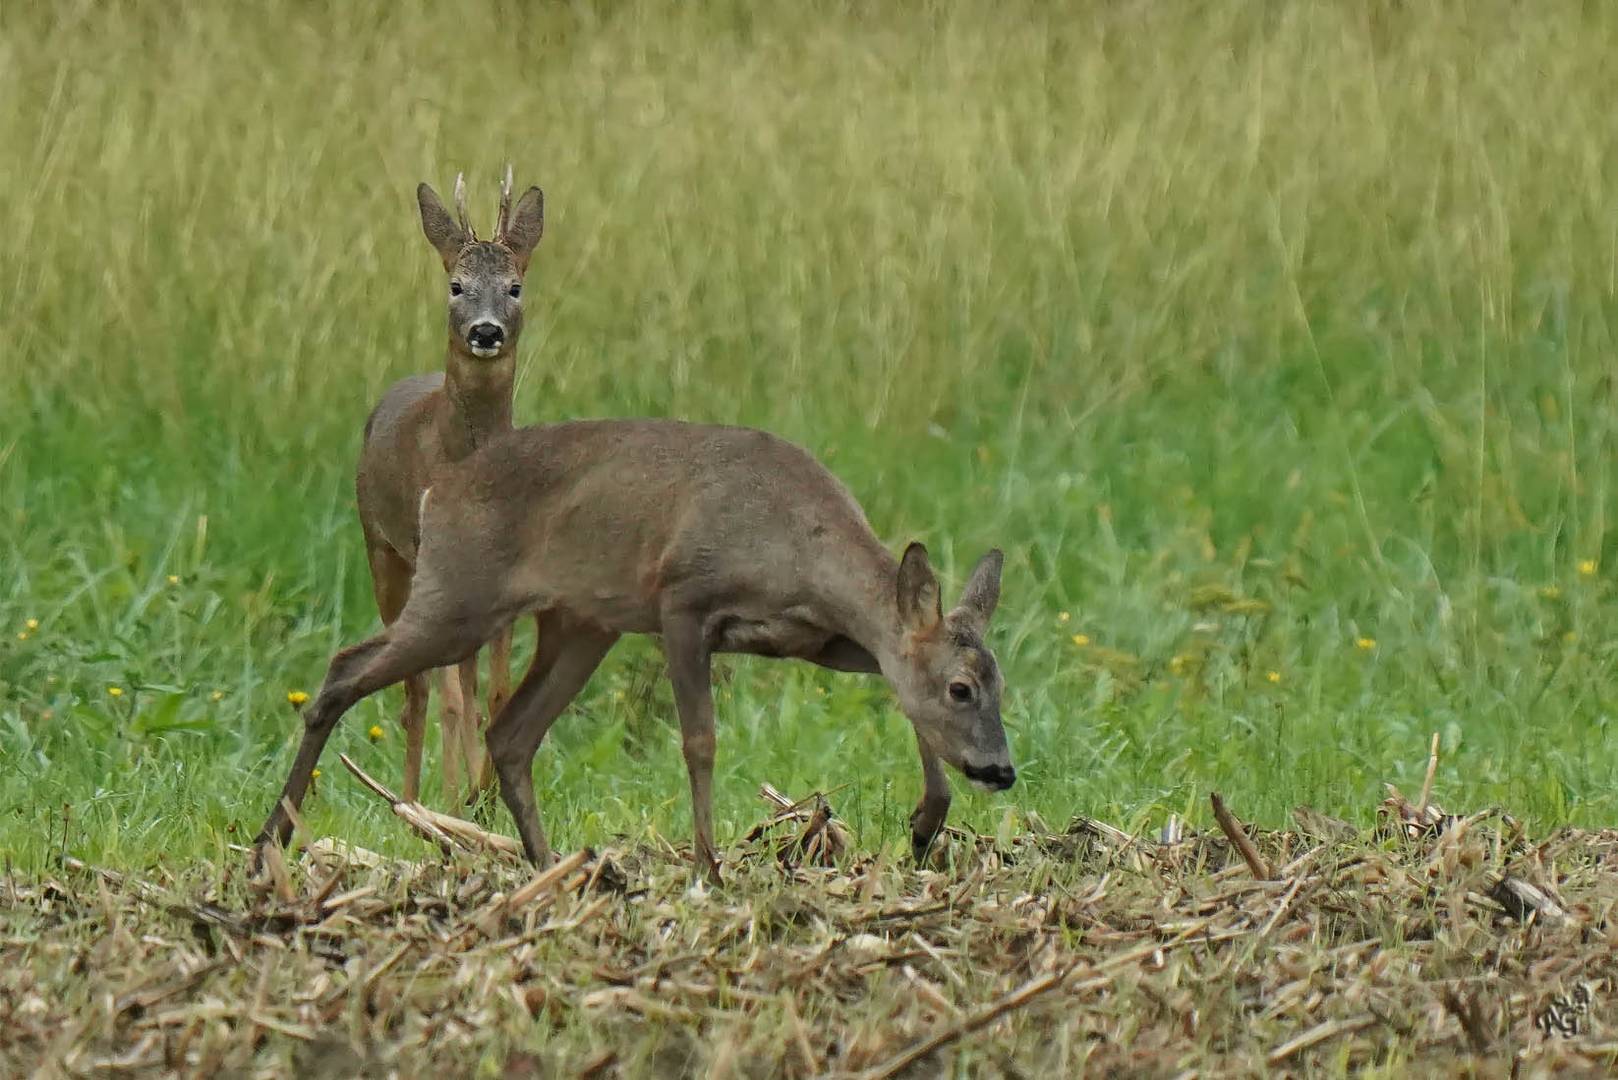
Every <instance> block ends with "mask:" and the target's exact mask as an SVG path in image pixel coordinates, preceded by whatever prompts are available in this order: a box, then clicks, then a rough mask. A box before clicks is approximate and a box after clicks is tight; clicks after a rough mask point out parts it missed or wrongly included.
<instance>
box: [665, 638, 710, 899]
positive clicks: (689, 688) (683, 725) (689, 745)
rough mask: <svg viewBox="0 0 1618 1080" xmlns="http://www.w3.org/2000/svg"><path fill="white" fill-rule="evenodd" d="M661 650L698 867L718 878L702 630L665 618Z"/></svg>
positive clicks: (707, 665) (707, 661)
mask: <svg viewBox="0 0 1618 1080" xmlns="http://www.w3.org/2000/svg"><path fill="white" fill-rule="evenodd" d="M663 650H664V652H665V653H666V654H667V656H668V664H669V681H670V682H671V683H673V684H674V704H675V707H676V709H677V710H678V711H679V714H680V745H681V749H683V750H684V751H685V768H686V772H688V773H689V774H690V776H691V820H692V823H693V824H694V825H695V832H696V851H695V856H696V860H697V865H698V866H699V867H701V868H702V869H703V870H704V871H706V872H707V874H708V876H709V877H710V878H711V879H713V880H714V881H718V880H719V858H718V854H717V852H716V851H715V849H714V842H713V763H714V729H713V671H712V656H711V654H710V653H709V651H708V646H707V644H706V643H705V642H704V641H703V640H702V627H701V624H700V623H699V622H698V621H697V620H696V619H692V618H688V617H684V616H681V617H677V618H667V617H666V618H665V619H664V620H663Z"/></svg>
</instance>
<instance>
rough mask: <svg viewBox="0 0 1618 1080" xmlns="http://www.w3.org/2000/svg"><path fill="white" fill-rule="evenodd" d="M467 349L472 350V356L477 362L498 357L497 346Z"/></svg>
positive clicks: (477, 346) (498, 347)
mask: <svg viewBox="0 0 1618 1080" xmlns="http://www.w3.org/2000/svg"><path fill="white" fill-rule="evenodd" d="M468 347H469V348H470V349H471V350H472V355H473V356H475V357H477V358H478V359H479V360H487V359H489V357H491V356H499V355H500V346H498V345H472V346H468Z"/></svg>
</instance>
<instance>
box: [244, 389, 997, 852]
mask: <svg viewBox="0 0 1618 1080" xmlns="http://www.w3.org/2000/svg"><path fill="white" fill-rule="evenodd" d="M420 528H421V548H420V551H419V553H418V557H417V561H416V575H415V578H414V580H413V582H412V585H411V590H410V599H409V602H408V603H406V604H405V607H404V611H403V612H402V613H401V614H400V615H399V617H398V618H397V619H395V620H394V621H393V623H392V624H391V625H390V626H389V627H388V628H387V629H386V630H385V631H383V632H382V633H381V634H379V635H377V636H376V637H373V638H371V639H370V640H368V641H365V642H362V643H360V644H358V645H354V646H352V647H350V648H347V649H344V650H343V651H341V652H339V653H338V654H337V655H336V656H335V657H334V658H333V659H332V662H331V666H330V668H329V670H328V671H327V672H326V680H325V683H324V684H323V685H322V686H321V689H320V693H319V695H318V696H317V697H316V698H315V700H314V701H313V702H312V703H311V704H310V705H309V707H308V709H307V710H306V711H305V713H304V725H305V726H304V734H303V740H302V743H301V744H300V746H299V747H298V755H297V759H296V760H295V761H294V762H293V765H292V771H291V774H290V775H289V776H288V778H287V782H286V787H285V788H284V789H283V791H282V795H281V798H280V799H278V800H277V801H276V804H275V807H274V809H273V810H272V812H271V814H270V816H269V819H268V820H267V821H266V822H265V823H264V828H263V830H262V831H261V832H260V833H259V837H258V843H260V844H265V843H269V842H283V843H284V842H285V840H286V839H287V837H288V835H289V834H290V829H291V825H290V819H289V815H288V814H287V811H286V810H285V808H284V807H285V806H288V805H290V806H291V807H293V808H294V809H296V807H297V806H298V805H299V803H300V801H301V800H302V798H303V794H304V791H305V789H306V788H307V787H308V784H309V774H310V771H311V770H312V769H313V768H314V767H315V763H316V761H317V760H318V759H319V757H320V752H321V748H322V747H324V746H325V744H326V740H327V738H328V737H329V736H330V735H331V732H332V730H333V728H334V727H335V726H336V724H337V721H338V719H339V718H340V717H341V716H342V715H343V713H345V712H346V711H347V710H348V709H349V708H350V707H351V706H353V705H354V703H355V702H357V701H359V700H360V699H361V698H363V697H365V696H366V695H368V694H372V693H375V692H376V691H377V690H380V689H381V688H383V687H385V686H389V685H391V684H393V683H396V682H398V681H399V680H401V679H409V678H414V677H419V675H420V674H421V673H422V672H424V671H427V670H429V669H431V668H435V667H439V666H441V665H444V664H453V663H456V662H457V661H460V660H461V659H463V658H464V657H467V656H470V655H472V654H473V652H474V651H475V650H476V649H477V648H478V647H479V646H480V645H481V644H482V643H483V642H485V641H487V640H488V639H489V638H490V637H492V636H493V635H494V634H496V633H498V632H500V631H501V630H502V629H504V628H505V627H507V626H509V625H510V623H511V621H512V620H513V619H515V618H517V617H519V616H521V615H523V614H525V613H529V612H532V613H534V614H535V615H536V617H537V619H538V622H539V627H540V632H539V647H538V649H537V651H536V653H535V656H534V661H533V665H532V666H531V667H530V668H529V670H528V673H527V674H526V675H525V676H524V678H523V680H522V683H521V684H520V685H519V686H518V687H517V690H516V692H515V693H514V694H513V696H512V698H511V700H510V702H509V703H508V704H507V705H506V708H505V709H504V710H503V711H502V712H501V713H500V714H499V715H497V716H496V717H495V718H494V721H493V723H492V724H491V725H490V727H489V730H488V736H487V742H488V750H489V754H490V756H491V757H492V758H493V760H494V766H495V769H496V771H497V772H498V774H499V780H500V794H501V797H502V798H503V799H504V800H505V803H506V806H507V808H509V809H510V811H511V815H512V817H513V818H514V819H515V820H516V823H517V830H518V833H519V834H520V835H521V837H522V844H523V850H524V851H525V852H526V853H527V855H528V858H529V859H530V860H531V861H533V862H534V863H536V864H539V865H544V864H546V863H548V862H549V861H550V857H551V853H550V848H549V846H548V844H547V842H546V839H545V833H544V830H543V829H542V828H541V827H540V822H539V815H538V812H537V811H536V809H535V805H534V782H533V758H534V754H535V752H536V751H537V750H538V748H539V744H540V741H541V740H542V739H544V737H545V733H546V732H547V731H548V730H549V729H550V727H551V724H552V723H553V722H554V721H555V720H556V718H557V716H558V715H560V713H561V712H562V710H563V709H565V708H566V707H567V705H568V703H569V702H571V701H572V700H573V698H574V696H575V695H576V694H578V692H579V691H580V690H581V689H582V688H583V687H584V684H585V682H586V681H587V680H588V679H589V677H590V675H591V673H592V672H594V671H595V669H596V666H597V665H598V664H599V663H600V662H601V660H602V658H603V657H604V656H606V654H607V650H608V649H610V648H611V647H612V645H613V643H614V642H615V641H617V640H618V637H619V636H620V635H622V634H628V633H642V634H659V635H661V636H662V640H663V648H664V652H665V653H666V655H667V657H668V668H669V679H670V681H671V682H672V683H673V687H674V698H675V703H676V707H677V711H678V713H679V721H680V732H681V737H682V742H683V747H684V751H685V762H686V767H687V770H688V772H689V774H690V780H691V801H692V817H693V819H694V824H695V831H696V846H695V856H696V860H697V862H698V865H699V866H701V867H703V868H705V869H706V870H708V872H709V873H710V874H712V875H714V876H717V873H718V865H717V862H716V855H715V849H714V839H713V820H712V812H711V789H712V782H713V765H714V723H713V698H712V687H711V683H710V676H709V661H710V658H711V657H712V656H713V654H714V653H720V652H735V653H752V654H755V655H760V656H778V657H795V658H798V659H802V660H809V661H811V662H813V663H816V664H821V665H823V666H825V667H829V668H836V669H840V670H844V671H864V672H872V673H879V674H881V675H882V676H884V677H885V678H886V679H887V681H888V683H889V684H890V685H891V686H892V687H893V689H894V692H895V693H896V694H897V695H898V699H899V706H900V708H901V709H902V710H903V712H904V714H905V715H906V716H907V717H908V718H909V719H910V722H911V724H912V726H913V727H914V728H915V733H916V741H917V743H918V744H919V746H920V751H921V770H922V786H923V794H922V797H921V801H920V804H919V805H918V806H917V807H916V810H915V813H914V814H912V815H911V820H910V827H911V842H912V845H913V847H914V851H915V854H916V856H917V858H918V859H920V858H921V857H923V855H924V854H925V852H926V849H927V847H928V846H929V845H930V844H931V843H932V841H933V839H934V838H935V837H936V835H937V834H938V832H939V830H940V829H941V828H942V827H943V824H944V815H945V813H946V812H947V810H948V808H949V802H950V791H949V782H948V780H947V778H946V777H945V775H944V770H943V765H944V764H946V763H947V764H949V765H952V766H954V767H955V768H957V769H959V770H960V771H961V772H962V773H964V774H965V775H966V777H967V778H968V779H970V780H973V781H975V782H977V783H978V784H980V785H982V786H985V787H988V788H991V789H996V790H1003V789H1005V788H1008V787H1010V786H1011V784H1012V783H1013V781H1014V780H1015V779H1016V775H1017V774H1016V770H1015V769H1014V768H1013V767H1012V764H1011V756H1010V752H1009V750H1008V749H1007V746H1006V733H1005V729H1004V728H1003V727H1002V726H1001V723H1000V691H1001V679H1000V668H999V665H998V664H997V663H996V661H995V658H994V654H993V653H992V652H990V651H989V648H988V646H987V645H986V644H985V643H984V635H985V633H986V632H987V630H988V626H989V619H990V616H991V615H992V614H993V613H994V609H995V605H996V603H997V602H998V600H999V596H1000V568H1001V556H1000V553H999V552H998V551H990V552H989V553H988V554H987V555H985V556H984V557H983V558H982V559H981V560H979V562H978V564H977V566H976V568H975V569H974V570H973V571H972V574H971V577H970V578H969V580H968V581H967V583H966V587H965V589H964V591H963V593H962V596H961V600H960V603H959V605H958V606H956V607H955V608H954V610H952V611H950V612H949V613H948V614H945V613H944V611H943V610H942V608H941V606H940V603H939V587H938V580H937V578H936V577H934V575H933V570H932V567H931V566H930V565H929V563H928V559H927V552H926V549H925V548H923V547H922V546H921V545H920V544H916V543H912V544H911V545H910V546H909V547H908V548H906V549H905V553H904V557H903V558H902V559H897V560H896V559H894V557H893V556H892V555H891V554H890V553H889V552H888V551H887V549H886V548H884V547H883V546H882V544H881V542H880V541H878V540H877V538H876V537H875V536H874V535H873V534H872V532H871V529H870V526H869V525H868V524H867V523H866V519H865V514H864V512H863V511H862V510H861V509H860V507H859V504H858V503H856V502H855V501H854V499H853V497H852V496H851V495H850V494H849V493H848V491H847V489H846V488H844V487H843V485H842V484H841V483H839V482H838V480H837V479H836V478H835V477H833V476H832V475H831V473H829V472H828V471H827V470H826V469H825V468H824V467H823V466H821V464H820V463H819V462H817V461H816V460H815V459H814V458H813V457H811V456H810V455H809V454H808V453H807V452H806V451H804V450H802V449H800V448H799V447H797V446H794V445H793V444H791V443H788V442H785V441H783V440H781V439H778V438H776V437H774V436H772V435H768V434H766V433H764V432H762V431H752V430H748V429H745V428H731V427H708V426H702V425H695V424H685V423H679V422H676V421H660V420H597V421H579V422H573V423H565V424H554V425H546V426H541V427H532V428H524V429H522V430H519V431H516V432H513V433H512V434H510V435H507V436H504V437H503V438H500V439H497V440H496V441H494V442H492V443H490V444H489V445H488V446H487V447H484V448H483V449H481V450H479V451H478V452H477V453H475V454H473V455H472V456H470V457H468V458H467V459H465V460H464V461H461V462H459V463H456V464H451V465H447V466H445V467H443V468H441V469H440V470H439V471H438V472H437V473H436V474H435V476H434V478H433V481H432V487H431V488H430V490H429V491H428V492H427V494H426V495H425V496H424V497H423V499H422V507H421V522H420Z"/></svg>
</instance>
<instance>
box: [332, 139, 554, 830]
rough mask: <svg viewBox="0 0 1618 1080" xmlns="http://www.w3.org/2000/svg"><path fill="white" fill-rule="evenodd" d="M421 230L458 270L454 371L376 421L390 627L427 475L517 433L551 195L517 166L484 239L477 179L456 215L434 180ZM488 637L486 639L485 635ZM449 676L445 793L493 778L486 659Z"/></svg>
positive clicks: (503, 662)
mask: <svg viewBox="0 0 1618 1080" xmlns="http://www.w3.org/2000/svg"><path fill="white" fill-rule="evenodd" d="M416 201H417V203H418V204H419V206H420V209H421V227H422V231H423V232H425V233H426V234H427V240H428V241H429V242H430V243H431V244H432V245H433V248H434V249H435V250H436V251H437V252H438V254H439V257H440V258H441V259H443V261H444V269H445V271H447V272H448V275H449V349H448V353H447V355H446V357H445V359H444V370H443V372H441V373H440V372H434V373H433V374H431V375H415V376H411V377H410V378H407V379H402V380H400V381H399V382H397V383H395V384H394V385H393V386H392V387H391V388H390V389H389V390H388V392H387V393H386V394H384V395H383V397H382V400H381V401H380V402H378V403H377V406H376V408H375V410H373V411H372V413H371V416H370V418H369V419H368V420H367V421H366V422H365V446H364V449H363V450H362V451H361V452H360V462H359V470H358V473H357V475H356V476H355V481H354V487H355V493H356V495H357V496H358V501H359V516H360V525H361V527H362V528H363V529H364V532H365V554H366V558H367V560H368V561H369V563H370V566H371V586H372V589H373V591H374V592H375V594H376V606H377V609H378V610H379V611H380V613H381V615H382V622H383V623H384V624H385V625H392V623H393V622H394V620H395V619H397V618H398V617H399V613H400V612H401V611H403V610H404V609H405V606H406V603H407V602H408V600H409V599H410V591H411V585H410V580H411V574H412V573H413V572H414V569H415V565H416V548H417V543H418V539H419V538H418V536H417V532H416V529H417V515H418V510H419V509H420V506H421V496H422V493H423V492H424V491H425V490H426V488H427V481H428V477H429V476H431V474H432V470H433V469H434V468H436V467H437V466H439V465H441V464H443V463H444V462H449V461H459V460H460V459H461V458H463V457H466V456H467V455H468V454H470V453H472V451H474V450H476V449H477V448H478V447H480V446H482V445H484V444H485V443H487V442H488V441H489V440H490V439H492V438H494V437H495V436H496V435H499V434H502V433H505V432H509V431H510V430H511V392H512V383H513V378H514V375H515V371H516V359H515V357H516V349H517V339H518V337H519V336H520V335H521V334H522V326H523V314H522V289H523V278H524V276H525V275H526V274H527V271H528V261H529V258H530V257H531V256H532V255H533V251H534V247H535V245H537V244H538V243H539V238H540V235H541V234H542V233H543V232H544V227H545V196H544V193H543V192H541V191H540V190H539V188H537V187H531V188H529V189H528V190H527V191H526V192H524V193H523V195H522V198H520V199H519V200H517V205H516V206H515V207H513V206H512V204H511V168H510V166H507V167H506V172H505V178H504V182H503V183H502V184H501V189H500V209H499V215H498V218H497V219H496V224H495V229H494V235H493V236H492V237H491V238H490V239H488V240H479V239H478V238H477V236H476V234H475V233H474V232H473V231H472V227H471V225H470V224H469V223H468V220H467V216H466V185H465V182H464V180H463V179H462V178H461V177H459V176H457V177H456V178H455V208H456V214H457V217H456V218H455V219H452V218H451V217H450V216H449V213H448V211H446V210H445V209H444V204H443V203H442V202H440V201H439V199H438V195H437V193H436V192H434V191H433V189H432V188H431V187H429V186H428V185H427V184H422V185H421V186H419V187H418V188H417V189H416ZM479 644H482V642H479ZM510 655H511V631H510V628H509V627H507V628H503V629H502V630H501V632H500V633H499V634H497V635H495V636H494V638H493V641H492V642H491V644H490V657H489V683H490V690H489V715H490V716H493V715H495V714H497V713H498V712H499V711H500V708H501V707H502V706H503V705H504V703H505V701H506V699H507V698H509V697H510V694H511V675H510ZM456 659H457V660H458V661H459V663H458V665H457V666H456V667H455V668H454V669H444V670H441V671H439V672H438V684H439V690H440V697H441V698H442V712H443V761H444V792H445V795H446V796H447V797H448V798H451V799H454V798H456V797H457V796H458V794H459V789H460V787H461V772H462V767H463V766H464V768H465V771H466V776H467V785H468V788H469V789H470V790H469V794H470V793H475V792H476V790H477V787H478V786H479V785H478V780H479V778H480V776H479V774H480V773H481V780H482V781H483V783H484V784H487V782H488V780H489V770H488V767H487V762H486V761H484V759H483V758H482V753H481V745H480V735H481V732H480V731H479V724H478V718H477V655H476V654H475V653H473V654H471V655H470V656H467V657H465V658H461V657H457V658H456ZM399 722H400V724H401V726H403V728H404V732H405V770H404V797H405V798H406V799H411V800H414V799H416V798H417V797H418V796H419V793H420V787H421V753H422V741H423V739H424V738H425V735H426V722H427V674H426V673H425V672H413V673H411V675H410V676H409V677H408V678H407V679H405V705H404V712H403V714H402V715H401V716H400V718H399Z"/></svg>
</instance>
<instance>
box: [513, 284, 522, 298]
mask: <svg viewBox="0 0 1618 1080" xmlns="http://www.w3.org/2000/svg"><path fill="white" fill-rule="evenodd" d="M521 295H522V286H521V285H513V286H512V287H511V298H512V299H513V300H515V299H517V298H518V297H520V296H521Z"/></svg>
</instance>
